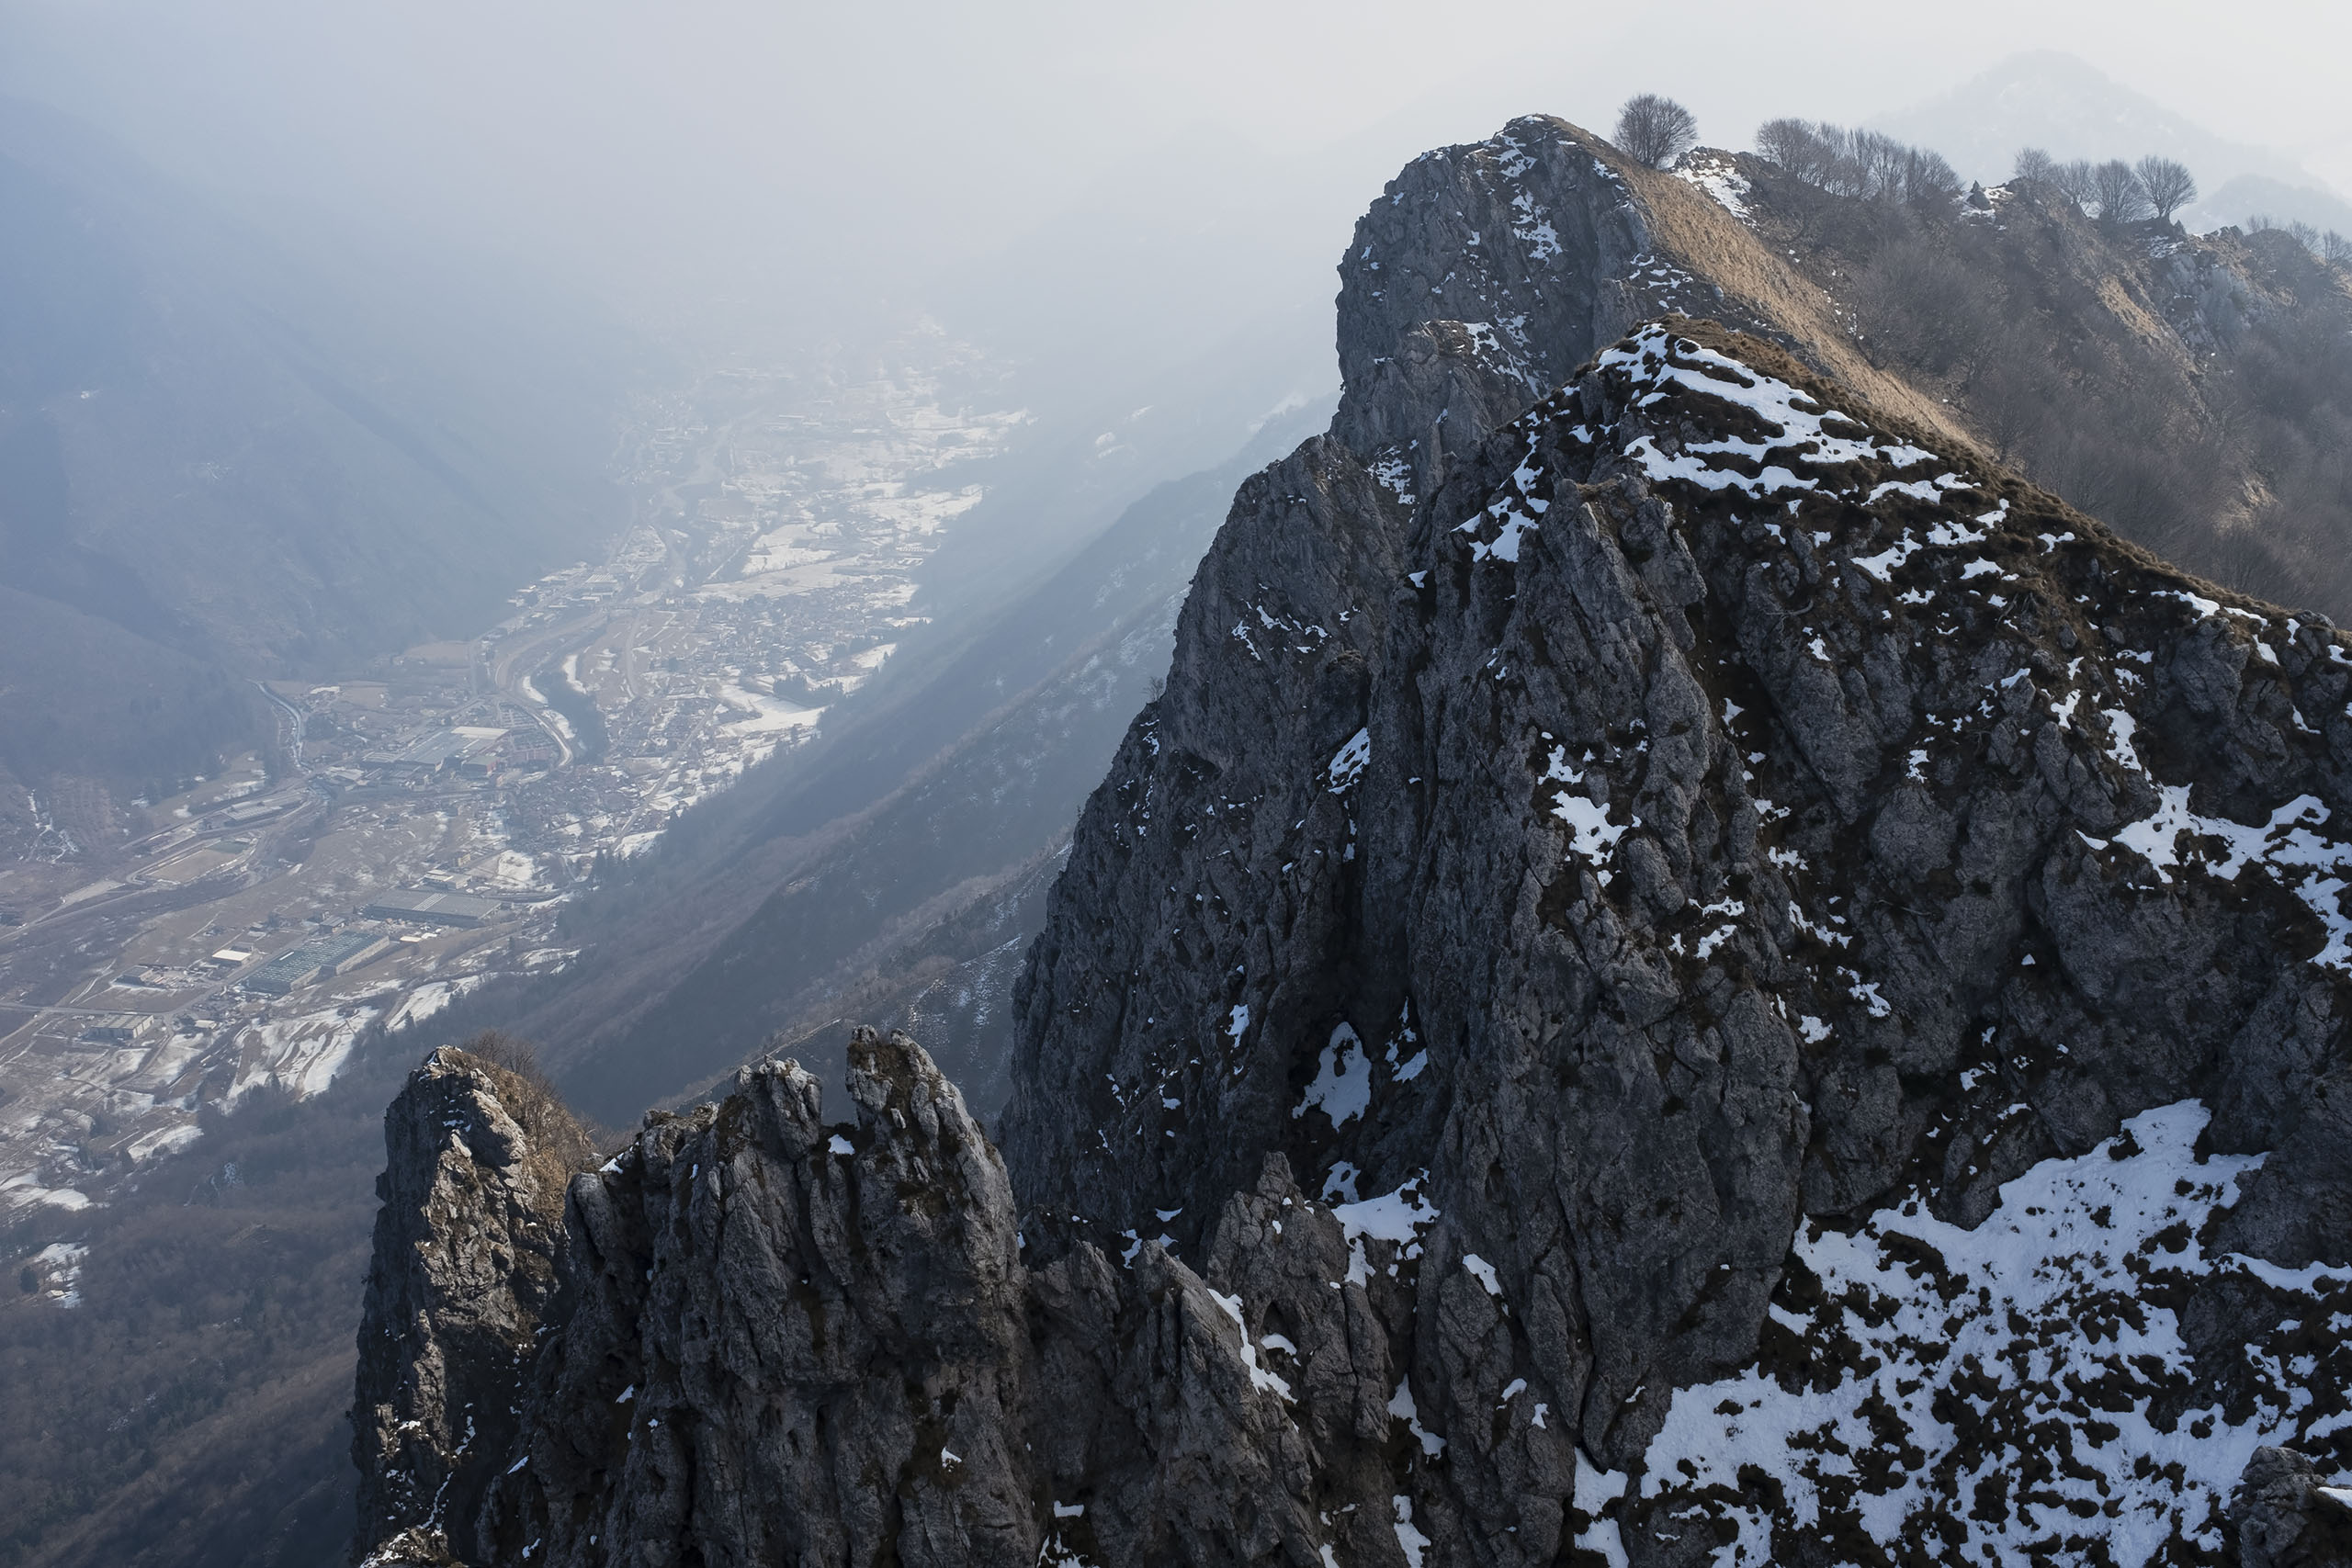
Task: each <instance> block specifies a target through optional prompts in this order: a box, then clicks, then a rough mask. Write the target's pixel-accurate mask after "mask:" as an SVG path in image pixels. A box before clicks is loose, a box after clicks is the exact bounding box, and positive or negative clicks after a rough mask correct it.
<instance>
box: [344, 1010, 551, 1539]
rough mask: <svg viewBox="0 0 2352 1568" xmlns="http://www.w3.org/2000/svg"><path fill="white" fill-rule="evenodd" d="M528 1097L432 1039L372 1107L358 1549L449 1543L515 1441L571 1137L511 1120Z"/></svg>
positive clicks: (487, 1067)
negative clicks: (380, 1105) (377, 1207)
mask: <svg viewBox="0 0 2352 1568" xmlns="http://www.w3.org/2000/svg"><path fill="white" fill-rule="evenodd" d="M534 1098H535V1097H533V1096H532V1095H530V1094H529V1093H528V1092H527V1090H526V1088H525V1086H524V1085H523V1084H522V1082H521V1080H519V1079H518V1078H516V1077H515V1075H514V1074H512V1073H510V1072H508V1071H506V1070H504V1069H503V1068H501V1067H498V1066H493V1065H492V1064H491V1063H488V1062H485V1061H482V1060H481V1059H480V1058H477V1057H474V1056H471V1055H468V1054H467V1053H465V1052H462V1051H457V1050H441V1051H436V1052H435V1053H434V1054H433V1055H432V1056H431V1057H430V1058H429V1059H428V1060H427V1061H426V1062H425V1064H424V1066H422V1067H420V1068H418V1069H417V1070H416V1072H415V1073H414V1074H413V1075H411V1077H410V1078H409V1082H408V1087H407V1089H405V1090H404V1091H403V1092H402V1093H401V1097H400V1098H399V1099H398V1100H395V1101H394V1102H393V1104H392V1107H391V1110H390V1111H389V1112H388V1113H387V1114H386V1116H385V1119H384V1145H385V1167H384V1174H383V1175H382V1176H381V1177H379V1178H378V1179H377V1182H376V1192H377V1196H378V1197H379V1198H380V1199H381V1200H382V1201H383V1204H384V1206H383V1209H382V1211H381V1212H380V1213H379V1214H378V1215H377V1218H376V1246H375V1258H374V1262H373V1264H372V1265H371V1267H370V1268H369V1269H368V1292H367V1295H366V1297H365V1298H364V1303H365V1304H364V1312H363V1315H362V1317H361V1319H360V1326H359V1376H358V1386H357V1389H356V1396H355V1398H354V1400H353V1404H352V1413H351V1414H352V1458H353V1460H354V1461H356V1463H357V1464H358V1466H359V1478H360V1479H359V1521H360V1522H359V1540H360V1541H361V1542H362V1544H363V1545H366V1546H373V1545H375V1544H376V1543H378V1542H380V1541H383V1540H390V1539H391V1538H393V1537H395V1536H400V1535H402V1534H403V1533H404V1532H405V1533H406V1534H407V1535H408V1537H409V1543H410V1546H411V1548H412V1549H413V1550H414V1551H418V1552H422V1553H424V1554H425V1559H426V1560H431V1559H432V1558H433V1557H435V1556H437V1555H440V1554H442V1553H446V1552H447V1550H448V1549H449V1543H450V1541H451V1540H452V1539H455V1540H458V1543H459V1544H460V1546H461V1547H462V1546H463V1545H464V1544H465V1543H466V1542H465V1537H466V1533H467V1530H468V1529H469V1523H470V1520H471V1518H472V1516H473V1514H474V1512H475V1510H476V1508H477V1507H478V1506H479V1505H480V1503H481V1495H482V1492H483V1490H484V1488H485V1487H486V1486H487V1485H488V1484H489V1483H490V1481H491V1480H492V1478H493V1477H494V1476H495V1475H496V1474H497V1472H498V1470H499V1468H500V1467H501V1466H503V1464H505V1463H506V1462H507V1454H508V1450H511V1449H512V1448H513V1447H514V1446H515V1435H516V1432H517V1430H518V1423H517V1419H516V1417H517V1414H518V1412H517V1411H516V1409H515V1400H514V1398H513V1397H512V1391H513V1389H514V1388H515V1385H516V1383H517V1382H519V1381H520V1379H521V1378H522V1376H523V1374H524V1372H525V1371H526V1370H527V1369H528V1368H529V1366H530V1364H531V1359H532V1358H533V1357H534V1356H535V1355H536V1354H537V1351H538V1348H539V1335H540V1331H541V1326H542V1324H543V1322H544V1321H545V1318H546V1315H547V1313H548V1308H549V1306H550V1305H551V1303H553V1302H554V1299H555V1297H556V1294H557V1292H558V1289H559V1281H558V1280H557V1269H556V1262H557V1259H558V1258H559V1257H560V1255H561V1252H562V1239H563V1223H564V1221H563V1206H564V1189H565V1185H566V1183H567V1181H568V1179H569V1178H570V1176H571V1168H570V1164H569V1160H570V1159H571V1157H573V1156H576V1154H577V1153H578V1152H579V1149H580V1148H581V1147H582V1140H581V1139H580V1137H579V1134H578V1130H577V1129H576V1128H573V1127H572V1126H571V1124H570V1121H569V1119H568V1118H562V1119H561V1121H560V1124H559V1125H556V1126H546V1125H541V1126H538V1127H537V1134H538V1135H537V1136H534V1134H533V1131H531V1130H526V1122H541V1121H542V1118H541V1117H539V1116H537V1115H534V1114H533V1110H532V1108H531V1107H530V1101H531V1100H533V1099H534ZM559 1114H560V1113H559Z"/></svg>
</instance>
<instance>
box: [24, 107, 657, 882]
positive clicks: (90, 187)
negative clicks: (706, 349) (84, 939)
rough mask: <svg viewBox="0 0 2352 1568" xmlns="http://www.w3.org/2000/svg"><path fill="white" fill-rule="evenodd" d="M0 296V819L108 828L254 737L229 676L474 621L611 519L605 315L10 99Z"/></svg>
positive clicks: (266, 736)
mask: <svg viewBox="0 0 2352 1568" xmlns="http://www.w3.org/2000/svg"><path fill="white" fill-rule="evenodd" d="M0 299H6V302H7V303H6V306H5V307H0V608H5V614H0V628H5V629H0V658H5V659H6V667H7V668H8V669H9V671H11V679H9V680H8V681H7V682H0V833H7V832H10V831H11V830H12V829H14V828H17V827H22V826H24V825H25V824H26V822H27V821H28V819H29V817H28V813H39V814H40V815H42V816H44V817H49V818H55V817H56V816H57V814H59V813H62V817H63V819H64V825H65V826H66V827H67V829H69V830H70V831H72V832H74V833H75V834H77V835H79V838H78V840H77V841H80V842H82V843H84V844H85V846H89V847H95V846H97V845H101V844H103V843H104V842H105V841H106V840H107V839H108V838H109V837H110V836H111V835H112V833H113V832H114V831H116V830H118V829H119V828H120V827H121V826H122V825H123V823H124V822H125V820H126V818H124V816H123V813H124V812H125V810H126V809H127V808H128V803H129V802H130V800H131V799H132V798H133V797H134V796H137V795H140V794H141V791H142V790H162V791H164V793H169V792H170V790H171V788H172V787H173V786H174V785H175V784H176V782H177V781H180V780H183V779H186V778H187V777H188V776H190V775H194V774H200V773H209V772H211V771H212V770H213V768H214V767H215V766H217V762H218V759H219V757H220V755H221V754H222V753H224V752H227V753H234V752H237V751H241V750H254V749H257V748H259V749H266V748H267V747H268V746H269V745H270V744H271V743H272V742H273V739H274V738H275V735H276V728H277V727H276V724H275V722H274V720H273V719H272V717H271V716H270V712H269V709H268V707H267V705H266V703H265V702H264V701H263V700H262V698H261V697H260V695H259V694H257V693H255V692H254V690H253V689H252V687H251V685H250V684H249V682H251V681H252V680H254V679H256V678H262V677H283V676H302V675H310V674H315V673H319V672H322V671H329V670H340V669H347V668H349V667H351V666H353V665H356V664H359V663H363V662H364V661H366V660H369V659H372V658H375V657H377V656H379V655H382V654H386V653H390V652H395V651H397V650H399V649H402V648H405V647H408V646H410V645H412V644H414V643H417V642H421V641H424V640H427V639H428V638H432V637H442V636H450V635H456V636H466V635H470V634H471V633H472V632H473V631H475V630H476V629H478V628H479V627H480V626H484V625H487V624H489V623H490V622H492V621H493V620H495V619H496V618H497V616H498V614H499V613H500V611H501V610H502V609H503V604H502V602H503V599H504V598H505V596H506V595H507V594H508V593H509V592H512V591H513V589H514V587H515V585H516V584H518V583H521V582H525V581H529V580H530V579H531V578H533V577H535V576H537V574H538V573H539V572H541V571H543V570H546V569H547V568H548V567H549V566H550V565H554V564H558V563H559V562H560V561H568V560H570V559H572V558H575V557H576V556H577V555H579V554H581V553H584V552H585V550H586V549H587V547H588V545H589V544H590V543H591V542H593V541H597V540H600V539H602V538H603V537H604V536H605V535H606V534H608V533H610V532H611V531H613V530H614V529H616V527H617V526H618V525H620V524H621V523H622V522H623V521H625V519H624V518H623V517H621V516H620V515H619V513H618V500H617V496H616V492H614V491H612V490H611V489H610V488H609V487H608V486H606V485H605V483H604V482H603V479H602V477H601V476H602V473H603V469H604V468H605V460H606V458H607V456H608V454H609V451H610V447H611V443H612V437H613V421H612V416H611V410H612V409H613V407H614V406H615V404H616V400H617V398H618V396H619V394H620V392H621V390H622V389H623V387H624V385H625V383H626V379H627V378H628V375H629V373H630V371H631V369H632V364H631V356H632V355H639V354H641V352H642V351H641V350H639V349H637V348H636V347H634V346H633V345H632V344H630V343H629V342H628V340H627V338H626V337H625V336H624V335H623V334H621V333H618V332H616V331H614V330H611V329H608V328H605V327H602V326H601V325H599V324H598V323H595V322H594V321H591V320H588V319H586V318H584V317H582V318H573V317H562V318H561V319H558V317H557V314H556V313H555V312H553V311H552V310H550V308H549V307H548V306H547V305H545V304H544V303H538V304H534V305H526V304H525V303H524V302H522V301H520V300H518V299H500V298H495V297H491V296H486V295H484V294H483V293H481V291H479V290H477V291H475V292H471V293H469V292H468V291H467V290H466V289H464V288H458V287H456V286H454V285H453V284H451V283H450V282H449V281H448V280H447V279H445V278H441V277H439V276H436V275H435V272H434V271H433V269H432V266H431V265H430V264H429V263H426V262H424V261H420V260H417V259H416V258H401V257H390V256H385V255H381V254H367V253H366V252H363V251H360V250H358V249H357V248H356V247H353V248H351V249H350V250H349V251H348V253H342V252H334V251H332V250H329V249H325V248H323V247H322V249H321V250H320V251H318V252H316V253H310V254H305V253H300V252H296V251H293V250H289V249H288V248H287V247H286V246H284V245H281V244H277V243H272V242H269V241H266V240H265V239H263V238H261V237H259V236H257V235H256V234H254V233H253V232H251V231H247V230H244V229H242V228H240V227H239V226H238V225H237V224H235V223H233V222H232V221H230V220H225V219H223V218H221V217H220V216H219V215H218V214H216V213H215V212H213V211H210V210H209V209H207V208H206V207H205V205H204V204H203V203H202V202H201V201H200V200H199V199H198V198H197V197H193V196H191V195H190V194H188V193H187V192H185V191H183V190H180V189H178V188H176V187H175V186H172V185H171V184H170V183H169V182H167V181H165V180H164V178H163V177H162V176H160V175H156V174H154V173H153V171H151V170H149V169H147V168H145V167H144V166H143V165H141V164H138V163H137V162H136V161H135V160H133V159H132V158H130V156H129V155H128V154H127V153H124V152H120V151H119V150H117V149H115V148H113V147H112V146H111V145H109V144H108V143H107V142H106V141H104V140H103V139H102V138H100V137H98V136H97V135H96V133H95V132H93V131H90V130H86V129H85V128H84V127H81V126H78V125H76V124H74V122H72V121H70V120H67V119H65V118H62V117H60V116H57V115H55V114H53V113H51V112H50V111H46V110H42V109H39V108H36V107H33V106H29V105H25V104H18V103H8V104H0ZM28 795H34V796H36V797H38V804H37V805H36V806H35V807H28V806H27V797H28Z"/></svg>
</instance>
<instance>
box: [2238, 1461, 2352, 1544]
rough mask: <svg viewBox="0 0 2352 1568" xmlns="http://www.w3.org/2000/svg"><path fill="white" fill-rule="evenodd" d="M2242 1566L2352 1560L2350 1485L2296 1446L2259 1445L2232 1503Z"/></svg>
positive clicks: (2351, 1499)
mask: <svg viewBox="0 0 2352 1568" xmlns="http://www.w3.org/2000/svg"><path fill="white" fill-rule="evenodd" d="M2230 1525H2231V1528H2232V1529H2233V1530H2234V1531H2235V1533H2236V1538H2237V1539H2236V1541H2235V1542H2234V1544H2235V1545H2236V1547H2237V1549H2238V1562H2239V1564H2240V1568H2339V1565H2341V1564H2345V1563H2352V1489H2346V1488H2344V1487H2340V1486H2334V1487H2332V1486H2328V1485H2326V1484H2325V1477H2324V1475H2323V1474H2322V1473H2321V1472H2320V1471H2319V1467H2318V1466H2316V1465H2314V1464H2313V1463H2312V1461H2311V1458H2310V1456H2309V1455H2306V1454H2300V1453H2297V1452H2296V1451H2295V1450H2292V1449H2256V1450H2255V1452H2254V1458H2253V1460H2252V1461H2250V1462H2248V1464H2247V1465H2246V1467H2245V1477H2244V1479H2243V1480H2241V1481H2240V1483H2239V1484H2238V1491H2237V1495H2236V1496H2235V1498H2234V1499H2233V1501H2232V1503H2231V1505H2230Z"/></svg>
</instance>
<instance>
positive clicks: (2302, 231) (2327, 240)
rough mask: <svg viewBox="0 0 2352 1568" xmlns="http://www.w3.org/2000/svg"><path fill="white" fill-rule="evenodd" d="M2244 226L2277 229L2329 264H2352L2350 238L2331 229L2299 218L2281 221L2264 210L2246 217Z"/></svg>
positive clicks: (2260, 229) (2250, 228)
mask: <svg viewBox="0 0 2352 1568" xmlns="http://www.w3.org/2000/svg"><path fill="white" fill-rule="evenodd" d="M2245 226H2246V228H2247V229H2248V230H2250V231H2253V232H2255V233H2257V234H2258V233H2261V232H2262V231H2264V230H2266V229H2276V230H2278V231H2281V232H2283V233H2285V234H2286V235H2288V236H2289V237H2290V239H2292V240H2294V241H2295V242H2296V243H2298V244H2300V245H2301V246H2302V247H2303V249H2305V250H2307V251H2309V252H2311V254H2313V255H2315V256H2317V257H2318V258H2319V259H2320V260H2322V261H2324V262H2325V263H2326V264H2327V265H2330V266H2339V267H2340V266H2344V265H2352V240H2347V239H2346V238H2345V237H2344V236H2343V235H2341V234H2339V233H2337V232H2336V231H2335V230H2333V229H2330V230H2327V231H2324V232H2323V231H2320V230H2317V229H2314V228H2312V226H2311V225H2310V224H2308V223H2306V222H2304V221H2303V220H2301V219H2300V218H2299V219H2296V220H2293V221H2291V222H2287V223H2281V222H2279V221H2278V220H2277V219H2275V218H2273V217H2271V216H2270V215H2269V214H2268V213H2266V212H2257V213H2256V214H2255V215H2254V216H2253V217H2251V218H2249V219H2247V220H2245Z"/></svg>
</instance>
